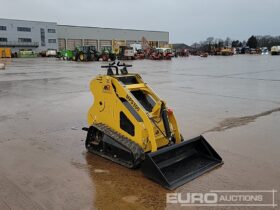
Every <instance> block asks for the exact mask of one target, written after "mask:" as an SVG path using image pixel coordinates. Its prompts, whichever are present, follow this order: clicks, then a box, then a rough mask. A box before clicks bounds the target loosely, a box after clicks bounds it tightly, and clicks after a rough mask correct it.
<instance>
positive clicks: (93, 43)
mask: <svg viewBox="0 0 280 210" xmlns="http://www.w3.org/2000/svg"><path fill="white" fill-rule="evenodd" d="M97 43H98V42H97V40H96V39H84V45H87V46H95V47H96V49H97V45H98V44H97Z"/></svg>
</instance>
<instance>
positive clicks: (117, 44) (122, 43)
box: [112, 40, 126, 55]
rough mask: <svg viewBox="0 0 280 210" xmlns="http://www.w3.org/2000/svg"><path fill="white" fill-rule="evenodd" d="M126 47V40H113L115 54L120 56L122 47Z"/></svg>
mask: <svg viewBox="0 0 280 210" xmlns="http://www.w3.org/2000/svg"><path fill="white" fill-rule="evenodd" d="M122 46H126V41H124V40H113V41H112V49H113V53H115V54H116V55H118V54H119V53H120V47H122Z"/></svg>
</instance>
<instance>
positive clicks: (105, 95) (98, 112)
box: [88, 74, 181, 152]
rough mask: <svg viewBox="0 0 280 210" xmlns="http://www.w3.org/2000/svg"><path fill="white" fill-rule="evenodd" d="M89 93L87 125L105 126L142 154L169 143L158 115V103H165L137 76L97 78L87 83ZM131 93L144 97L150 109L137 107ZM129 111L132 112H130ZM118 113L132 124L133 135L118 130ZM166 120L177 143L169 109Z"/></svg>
mask: <svg viewBox="0 0 280 210" xmlns="http://www.w3.org/2000/svg"><path fill="white" fill-rule="evenodd" d="M124 77H125V78H128V77H130V78H131V80H133V81H134V82H135V83H136V84H124V83H123V82H122V80H121V79H120V78H124ZM90 90H91V91H92V93H93V96H94V104H93V106H92V107H91V108H90V110H89V112H88V124H89V126H91V125H93V124H98V123H102V124H105V125H107V126H109V127H111V128H112V129H113V130H115V131H116V132H118V133H120V134H122V135H123V136H125V137H127V138H128V139H130V140H132V141H134V142H135V143H137V144H138V145H140V146H141V147H142V148H143V150H144V151H145V152H149V151H151V152H155V151H157V150H158V148H161V147H164V146H166V145H168V144H169V141H168V139H166V136H165V133H164V132H165V131H164V130H165V129H164V124H163V120H161V115H160V110H161V107H162V103H165V102H163V101H162V100H161V99H160V98H159V97H158V96H157V95H156V94H155V93H154V92H153V90H152V89H151V88H150V87H149V86H148V85H147V84H145V83H144V82H143V80H142V78H141V77H140V75H138V74H127V75H125V76H123V75H113V76H108V75H99V76H97V77H96V78H95V79H93V80H92V81H91V83H90ZM135 92H136V93H140V94H141V95H142V96H143V95H144V96H145V98H148V99H147V100H149V101H150V104H153V107H152V106H150V107H149V108H150V109H149V108H147V107H145V105H143V104H141V102H139V100H137V98H136V97H135V95H134V94H133V93H135ZM127 103H129V106H130V107H131V109H129V108H128V105H125V104H127ZM151 108H152V109H151ZM132 109H133V110H135V111H133V112H132V111H131V110H132ZM147 109H148V110H147ZM135 112H136V113H137V114H135ZM121 113H123V114H124V115H125V116H126V117H127V118H128V119H127V120H128V121H130V122H131V123H132V124H133V127H134V129H133V130H134V132H130V133H128V132H127V131H125V130H123V129H122V128H121V122H122V120H121V118H120V116H121ZM133 114H134V115H137V117H135V116H134V115H133ZM168 118H169V124H170V128H171V132H172V133H173V134H174V138H175V140H176V141H175V142H176V143H180V142H181V137H180V132H179V129H178V126H177V122H176V119H175V116H174V113H173V112H172V111H171V110H169V111H168Z"/></svg>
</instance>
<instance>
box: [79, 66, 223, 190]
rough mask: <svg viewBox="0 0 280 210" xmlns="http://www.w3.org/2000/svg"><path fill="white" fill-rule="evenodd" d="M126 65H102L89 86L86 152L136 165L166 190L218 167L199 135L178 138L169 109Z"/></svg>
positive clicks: (171, 112)
mask: <svg viewBox="0 0 280 210" xmlns="http://www.w3.org/2000/svg"><path fill="white" fill-rule="evenodd" d="M128 67H131V65H125V64H120V63H117V64H116V63H115V62H114V63H112V64H109V65H108V66H102V68H106V69H107V74H106V75H98V76H97V77H96V78H95V79H93V80H92V81H91V83H90V89H91V91H92V93H93V96H94V103H93V106H92V107H91V108H90V109H89V112H88V125H89V127H88V128H83V130H85V131H87V138H86V142H85V145H86V148H87V150H88V151H89V152H91V153H94V154H97V155H100V156H102V157H104V158H107V159H110V160H112V161H114V162H116V163H118V164H121V165H123V166H126V167H128V168H138V167H140V168H141V170H142V172H143V174H144V175H145V176H146V177H148V178H150V179H152V180H154V181H156V182H158V183H159V184H161V185H162V186H164V187H165V188H167V189H174V188H176V187H178V186H180V185H183V184H184V183H186V182H188V181H190V180H192V179H194V178H196V177H198V176H200V175H202V174H203V173H205V172H207V171H209V170H211V169H213V168H214V167H217V166H219V165H221V164H222V163H223V161H222V159H221V157H220V156H219V155H218V154H217V153H216V151H215V150H214V149H213V148H212V147H211V146H210V145H209V144H208V142H207V141H206V140H205V139H204V138H203V136H199V137H196V138H193V139H190V140H184V139H183V137H182V136H181V135H180V132H179V128H178V126H177V122H176V118H175V116H174V113H173V111H172V110H171V109H168V108H167V106H166V103H165V102H164V101H163V100H161V99H160V98H159V97H158V96H157V95H156V94H155V93H154V92H153V91H152V89H151V88H150V87H149V86H148V85H147V84H146V83H145V82H144V81H143V80H142V78H141V77H140V75H139V74H131V73H128V71H127V68H128ZM119 70H120V72H119Z"/></svg>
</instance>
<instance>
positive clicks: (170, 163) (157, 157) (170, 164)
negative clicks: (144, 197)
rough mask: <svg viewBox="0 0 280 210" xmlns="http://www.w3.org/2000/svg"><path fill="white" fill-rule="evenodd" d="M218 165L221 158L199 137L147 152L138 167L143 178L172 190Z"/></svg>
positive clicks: (220, 162)
mask: <svg viewBox="0 0 280 210" xmlns="http://www.w3.org/2000/svg"><path fill="white" fill-rule="evenodd" d="M221 164H223V161H222V158H221V157H220V156H219V155H218V154H217V152H216V151H215V150H214V149H213V148H212V147H211V146H210V144H209V143H208V142H207V141H206V140H205V139H204V137H203V136H198V137H196V138H193V139H190V140H187V141H183V142H182V143H180V144H175V145H172V146H169V147H165V148H162V149H159V150H158V151H156V152H152V153H147V154H146V157H145V160H144V161H143V162H142V164H141V170H142V172H143V173H144V175H145V176H146V177H148V178H150V179H152V180H154V181H156V182H158V183H159V184H161V185H162V186H164V187H165V188H167V189H170V190H172V189H175V188H177V187H179V186H180V185H183V184H184V183H186V182H189V181H191V180H192V179H195V178H196V177H198V176H200V175H202V174H204V173H206V172H207V171H209V170H211V169H213V168H214V167H217V166H218V165H221Z"/></svg>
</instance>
